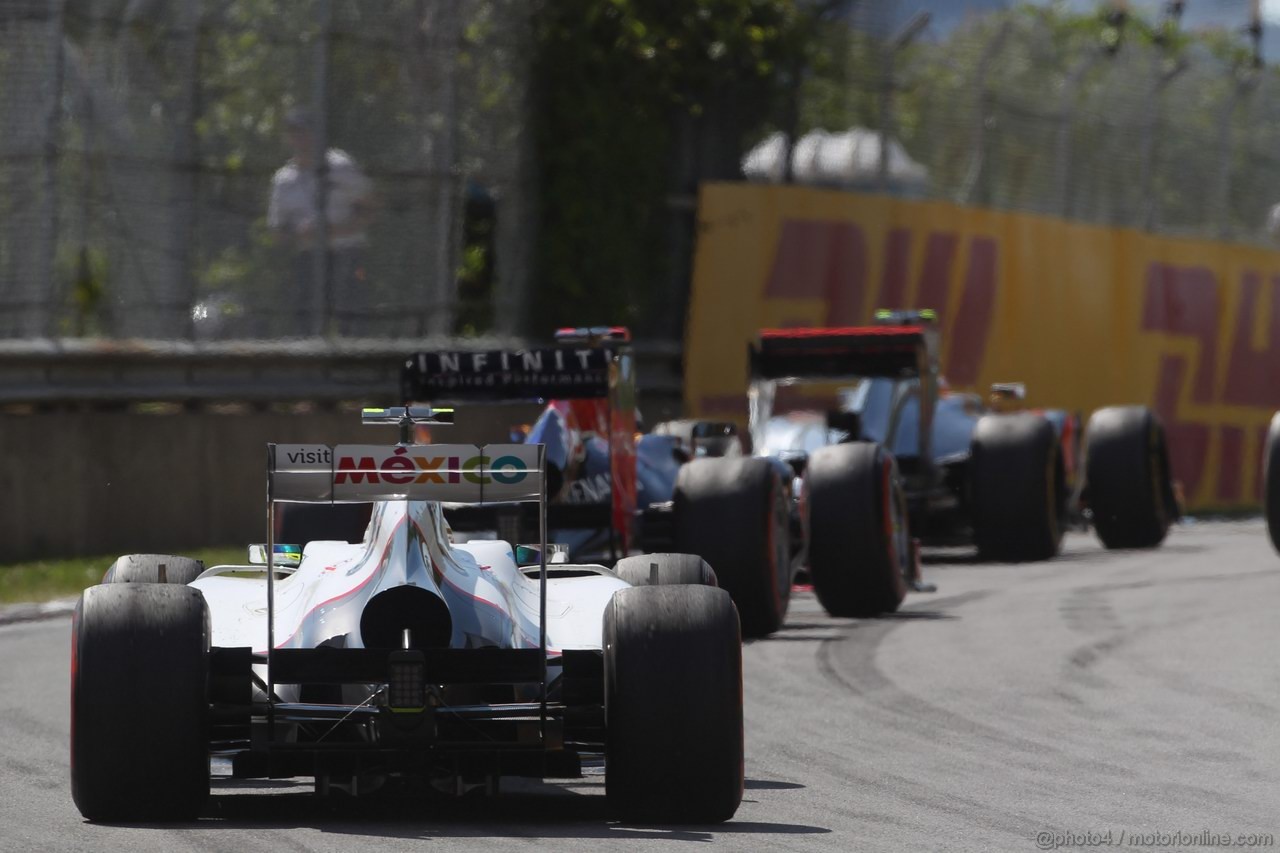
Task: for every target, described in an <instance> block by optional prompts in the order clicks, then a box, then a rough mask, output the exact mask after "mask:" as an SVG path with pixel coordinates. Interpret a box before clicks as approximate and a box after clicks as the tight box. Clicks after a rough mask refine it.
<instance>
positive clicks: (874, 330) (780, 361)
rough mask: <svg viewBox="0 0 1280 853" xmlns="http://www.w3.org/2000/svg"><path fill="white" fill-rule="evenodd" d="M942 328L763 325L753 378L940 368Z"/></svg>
mask: <svg viewBox="0 0 1280 853" xmlns="http://www.w3.org/2000/svg"><path fill="white" fill-rule="evenodd" d="M937 349H938V348H937V333H936V332H935V330H934V329H932V328H930V327H929V326H925V325H922V324H920V325H917V324H913V325H883V326H850V327H845V328H838V329H764V330H762V331H761V332H760V338H759V341H758V342H756V343H753V344H752V345H751V348H750V360H751V378H752V379H766V380H778V381H787V380H793V381H815V382H820V381H824V380H842V379H854V378H869V377H879V376H886V377H890V378H895V379H896V378H902V379H908V378H915V377H926V376H930V375H932V374H934V373H936V365H937Z"/></svg>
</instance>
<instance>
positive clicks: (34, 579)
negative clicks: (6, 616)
mask: <svg viewBox="0 0 1280 853" xmlns="http://www.w3.org/2000/svg"><path fill="white" fill-rule="evenodd" d="M185 553H186V556H189V557H194V558H195V559H197V560H204V562H205V565H206V566H216V565H238V564H242V563H244V562H245V561H246V559H247V551H246V549H245V548H244V547H237V548H201V549H197V550H194V551H188V552H185ZM114 560H115V557H114V556H110V557H72V558H68V559H62V560H32V561H31V562H27V563H15V564H12V565H8V566H0V604H14V603H18V602H38V601H49V600H50V599H54V598H61V597H63V596H73V595H78V594H79V593H80V592H82V591H83V590H84V589H85V588H87V587H90V586H93V585H94V584H96V583H100V582H101V581H102V576H103V575H104V574H105V573H106V571H107V569H108V568H109V567H110V566H111V563H112V562H113V561H114Z"/></svg>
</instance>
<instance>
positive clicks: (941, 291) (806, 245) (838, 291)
mask: <svg viewBox="0 0 1280 853" xmlns="http://www.w3.org/2000/svg"><path fill="white" fill-rule="evenodd" d="M911 239H912V232H911V231H910V230H908V229H905V228H894V229H892V230H890V231H889V233H888V235H887V237H886V238H885V247H884V248H885V270H884V279H883V281H882V283H881V288H880V292H879V294H878V302H877V303H876V304H875V305H874V306H873V307H875V308H902V307H905V306H906V305H907V304H908V302H909V301H911V300H908V299H907V291H908V268H909V266H910V263H909V261H910V249H911ZM959 242H960V240H959V237H958V236H957V235H956V234H955V233H952V232H935V233H931V234H930V235H929V236H928V239H927V242H926V243H925V255H924V262H923V264H922V266H921V268H920V279H919V282H918V286H917V288H916V294H915V299H914V303H915V305H916V307H919V308H933V309H935V310H937V311H938V312H939V321H940V322H942V321H945V319H946V318H945V317H944V316H942V315H943V312H945V310H946V306H947V302H948V297H949V295H950V289H951V281H952V275H951V273H952V268H953V267H954V265H955V258H956V252H957V249H958V246H959ZM998 257H999V250H998V247H997V244H996V241H995V240H994V239H992V238H990V237H974V238H973V239H972V241H971V243H970V247H969V266H968V269H967V270H966V272H965V280H964V290H963V292H962V294H961V298H960V307H959V309H958V310H957V313H956V321H955V323H953V324H951V329H950V345H949V346H950V348H949V349H948V351H947V356H946V359H945V361H944V366H945V371H946V373H947V375H948V378H949V379H950V380H951V381H952V382H953V383H955V384H956V385H972V384H974V383H975V382H977V381H978V374H979V372H980V371H981V368H982V361H983V358H984V357H985V356H986V349H987V338H988V336H989V335H990V332H991V323H992V320H993V319H994V316H995V302H996V290H997V288H996V269H997V261H998ZM866 290H867V244H866V237H865V235H864V232H863V230H862V229H861V228H860V227H858V226H857V225H854V224H852V223H846V222H826V221H821V220H816V221H815V220H788V221H786V222H784V223H782V232H781V235H780V236H779V240H778V252H777V255H776V256H775V257H774V261H773V268H772V269H771V270H770V273H769V280H768V281H767V282H766V283H765V290H764V295H765V298H766V299H822V300H825V301H826V303H827V313H826V318H825V320H824V321H823V324H824V325H826V326H839V325H856V324H857V323H859V322H863V320H864V317H863V316H862V311H861V308H862V305H863V302H864V301H865V297H866Z"/></svg>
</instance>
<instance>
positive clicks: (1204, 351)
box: [1142, 263, 1218, 403]
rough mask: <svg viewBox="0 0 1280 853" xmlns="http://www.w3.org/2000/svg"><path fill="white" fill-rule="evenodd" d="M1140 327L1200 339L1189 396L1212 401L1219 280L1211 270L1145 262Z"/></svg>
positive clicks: (1199, 401)
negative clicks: (1197, 364)
mask: <svg viewBox="0 0 1280 853" xmlns="http://www.w3.org/2000/svg"><path fill="white" fill-rule="evenodd" d="M1142 328H1143V329H1144V330H1146V331H1149V332H1170V333H1172V334H1175V335H1189V336H1191V337H1194V338H1195V339H1196V340H1197V341H1199V342H1200V364H1199V367H1198V368H1197V369H1196V378H1195V385H1194V386H1193V387H1192V399H1193V400H1195V402H1197V403H1209V402H1212V398H1213V377H1214V375H1215V374H1216V372H1217V371H1216V369H1215V368H1216V367H1217V364H1218V361H1217V356H1218V280H1217V278H1216V277H1215V276H1214V274H1213V272H1212V271H1210V270H1208V269H1206V268H1205V267H1175V266H1172V265H1170V264H1162V263H1153V264H1151V265H1150V266H1148V267H1147V284H1146V293H1145V296H1144V299H1143V306H1142ZM1165 358H1169V356H1165ZM1161 375H1162V376H1163V365H1162V372H1161Z"/></svg>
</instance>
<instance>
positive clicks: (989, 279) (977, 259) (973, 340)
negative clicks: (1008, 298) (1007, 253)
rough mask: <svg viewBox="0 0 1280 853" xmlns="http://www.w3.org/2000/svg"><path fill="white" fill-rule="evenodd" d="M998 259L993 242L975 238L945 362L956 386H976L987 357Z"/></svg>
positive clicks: (994, 242)
mask: <svg viewBox="0 0 1280 853" xmlns="http://www.w3.org/2000/svg"><path fill="white" fill-rule="evenodd" d="M997 256H998V249H997V246H996V241H995V240H993V239H991V238H990V237H975V238H973V241H972V243H970V245H969V269H968V272H966V274H965V279H964V292H963V293H962V294H961V295H960V308H959V309H958V310H957V311H956V321H955V322H954V323H953V324H952V325H951V347H950V349H949V350H948V351H947V361H946V373H947V377H948V378H949V379H950V380H951V382H953V383H954V384H956V385H972V384H974V383H975V382H977V381H978V373H979V372H980V371H981V369H982V360H983V358H984V357H985V356H986V354H987V337H988V336H989V335H990V334H991V321H992V319H993V318H994V316H995V307H996V262H997ZM939 304H945V301H944V302H940V303H939Z"/></svg>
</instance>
